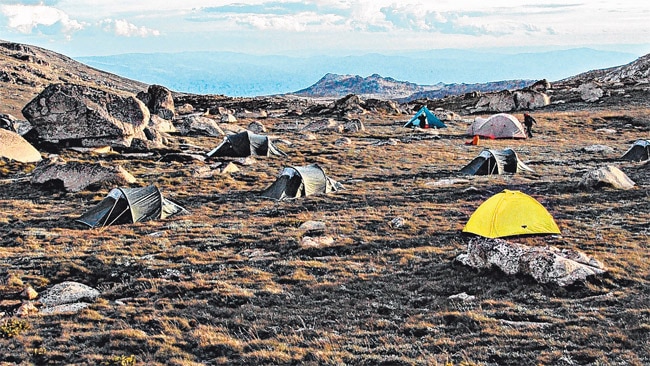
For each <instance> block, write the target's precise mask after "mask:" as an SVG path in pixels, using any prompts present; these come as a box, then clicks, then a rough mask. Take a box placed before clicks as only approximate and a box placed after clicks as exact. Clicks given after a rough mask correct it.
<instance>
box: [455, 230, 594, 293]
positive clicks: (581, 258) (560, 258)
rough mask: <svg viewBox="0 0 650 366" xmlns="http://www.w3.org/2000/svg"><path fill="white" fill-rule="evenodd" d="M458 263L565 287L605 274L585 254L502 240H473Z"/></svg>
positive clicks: (459, 257)
mask: <svg viewBox="0 0 650 366" xmlns="http://www.w3.org/2000/svg"><path fill="white" fill-rule="evenodd" d="M456 260H458V261H459V262H460V263H462V264H464V265H467V266H470V267H474V268H478V269H489V268H491V267H497V268H499V269H500V270H502V271H503V272H505V273H506V274H508V275H517V274H519V275H529V276H532V277H533V278H534V279H535V280H536V281H537V282H540V283H555V284H557V285H559V286H568V285H570V284H573V283H575V282H578V281H583V280H584V279H586V278H587V277H589V276H593V275H598V274H602V273H605V266H604V265H603V264H602V263H600V262H599V261H598V260H596V259H593V258H590V257H588V256H587V255H586V254H584V253H582V252H578V251H573V250H568V249H562V250H560V249H558V248H555V247H530V246H526V245H523V244H517V243H511V242H508V241H506V240H502V239H487V238H477V239H472V240H471V241H470V242H469V243H468V245H467V253H463V254H461V255H459V256H458V257H457V258H456Z"/></svg>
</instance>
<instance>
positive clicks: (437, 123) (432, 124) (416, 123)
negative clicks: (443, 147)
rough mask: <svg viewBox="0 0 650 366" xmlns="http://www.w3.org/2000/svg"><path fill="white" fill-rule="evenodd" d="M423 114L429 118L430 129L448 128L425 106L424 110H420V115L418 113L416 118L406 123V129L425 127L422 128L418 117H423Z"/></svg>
mask: <svg viewBox="0 0 650 366" xmlns="http://www.w3.org/2000/svg"><path fill="white" fill-rule="evenodd" d="M422 114H424V115H425V116H427V124H428V125H429V127H430V128H431V127H436V128H447V126H446V125H445V124H444V123H442V121H441V120H440V119H438V117H436V115H435V114H433V113H431V111H430V110H429V108H427V107H426V106H423V107H422V108H420V110H419V111H418V113H416V114H415V116H413V118H411V120H410V121H408V122H406V124H405V125H404V127H414V126H417V127H423V126H420V120H419V119H418V117H420V115H422Z"/></svg>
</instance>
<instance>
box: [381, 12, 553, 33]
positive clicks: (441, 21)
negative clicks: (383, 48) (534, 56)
mask: <svg viewBox="0 0 650 366" xmlns="http://www.w3.org/2000/svg"><path fill="white" fill-rule="evenodd" d="M381 12H382V14H384V16H385V19H386V21H388V22H390V24H391V25H392V29H394V30H408V31H416V32H431V33H441V34H450V35H451V34H455V35H469V36H483V35H490V36H505V35H511V34H521V33H547V34H548V33H550V32H552V31H551V30H549V29H542V28H540V27H537V26H535V25H533V24H531V23H530V22H521V21H518V20H517V17H513V16H512V14H509V15H508V14H505V12H504V13H503V14H502V13H499V12H498V11H447V12H438V11H422V10H420V9H417V8H413V7H412V6H411V7H407V6H400V5H391V6H387V7H383V8H381Z"/></svg>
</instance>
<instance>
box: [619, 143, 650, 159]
mask: <svg viewBox="0 0 650 366" xmlns="http://www.w3.org/2000/svg"><path fill="white" fill-rule="evenodd" d="M621 159H623V160H632V161H643V160H648V159H650V140H637V141H636V142H634V144H633V145H632V147H630V149H629V150H627V152H626V153H625V154H624V155H623V156H622V157H621Z"/></svg>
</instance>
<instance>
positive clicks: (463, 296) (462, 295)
mask: <svg viewBox="0 0 650 366" xmlns="http://www.w3.org/2000/svg"><path fill="white" fill-rule="evenodd" d="M448 299H449V300H460V301H462V302H465V303H468V302H474V301H475V300H476V296H474V295H468V294H467V293H466V292H461V293H459V294H456V295H451V296H449V297H448Z"/></svg>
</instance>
